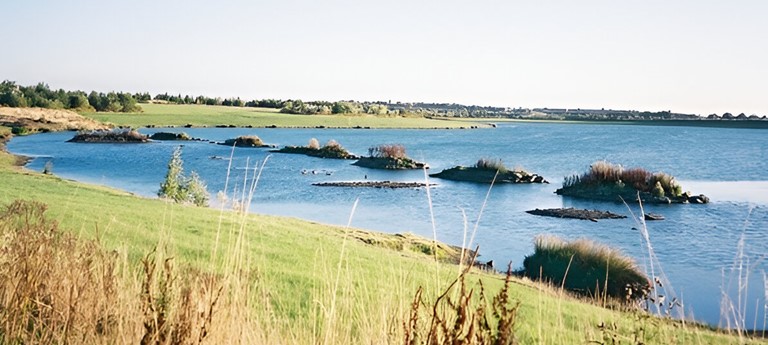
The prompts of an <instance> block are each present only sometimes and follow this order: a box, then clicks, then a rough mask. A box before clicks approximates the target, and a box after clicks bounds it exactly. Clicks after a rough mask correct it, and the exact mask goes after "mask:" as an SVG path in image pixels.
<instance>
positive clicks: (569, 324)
mask: <svg viewBox="0 0 768 345" xmlns="http://www.w3.org/2000/svg"><path fill="white" fill-rule="evenodd" d="M0 130H3V129H2V128H0ZM4 155H5V156H8V155H7V154H5V153H0V157H3V156H4ZM0 181H3V183H0V245H1V246H2V248H3V251H0V263H1V264H2V265H0V288H2V289H3V291H16V295H15V296H18V297H19V298H13V297H12V296H11V298H3V299H0V303H2V305H1V306H0V307H1V308H0V314H2V316H3V320H4V322H3V323H2V324H0V335H1V336H2V339H3V341H2V342H4V343H5V342H10V343H141V342H142V341H145V342H146V343H151V342H152V341H153V339H155V340H157V339H161V338H162V339H176V340H177V341H179V342H180V343H181V342H185V343H186V342H192V343H200V342H202V343H302V344H310V343H312V344H316V343H334V344H360V343H411V341H410V340H412V339H422V340H423V339H427V338H429V337H432V336H434V337H435V338H432V339H435V342H436V343H441V342H445V341H448V339H455V338H454V337H455V336H461V335H466V334H467V333H466V332H469V331H470V328H469V327H470V326H469V325H467V324H466V323H465V322H466V321H467V320H469V321H471V322H473V324H474V325H475V326H476V327H475V328H472V329H474V330H475V332H478V333H477V334H485V335H487V334H496V335H495V336H493V337H502V336H512V337H514V339H515V341H516V342H518V343H521V344H529V343H543V344H581V343H585V342H586V343H589V342H593V343H606V342H609V341H610V339H635V341H636V342H642V343H644V344H735V343H739V344H753V343H758V341H757V340H753V339H750V338H748V337H745V336H734V335H727V334H722V333H719V332H716V331H712V330H710V329H708V328H706V327H700V326H697V325H695V324H691V323H680V322H675V321H669V320H665V319H660V318H655V317H649V316H647V315H646V314H644V313H642V312H635V313H626V312H619V311H615V310H611V309H607V308H602V307H599V306H597V305H595V304H592V303H587V302H585V301H584V300H582V299H579V298H574V297H569V295H568V294H564V293H563V292H562V291H560V290H559V289H555V288H549V287H547V286H546V284H543V283H533V282H530V281H528V280H525V279H519V278H515V277H508V278H506V279H507V280H508V283H507V284H505V282H504V280H505V277H504V276H503V275H498V274H493V273H487V272H476V273H470V274H469V275H466V276H463V278H461V280H457V275H458V272H459V270H460V268H459V267H458V266H456V265H453V264H447V263H444V262H443V261H442V260H441V261H438V262H435V257H437V258H438V259H443V258H447V257H449V256H450V255H449V254H448V253H449V252H450V248H449V246H444V245H441V244H437V245H436V244H435V243H433V242H432V241H431V240H425V239H421V238H418V237H415V236H412V235H408V234H405V235H387V234H381V233H376V232H370V231H364V230H359V229H347V228H343V227H337V226H328V225H322V224H317V223H313V222H307V221H302V220H297V219H292V218H286V217H274V216H264V215H257V214H249V213H243V212H239V211H233V210H229V208H228V207H227V209H214V208H200V207H192V206H185V205H180V204H175V203H172V202H166V201H163V200H160V199H147V198H140V197H136V196H134V195H131V194H130V193H126V192H122V191H117V190H114V189H111V188H105V187H99V186H94V185H88V184H84V183H78V182H73V181H70V180H64V179H61V178H58V177H56V176H53V175H43V174H40V173H35V172H30V171H26V170H22V169H21V168H18V167H15V166H11V165H10V164H8V162H7V161H6V160H4V159H0ZM158 183H159V181H158ZM240 188H242V187H240ZM18 199H25V200H29V201H31V203H30V202H21V203H18V202H14V200H18ZM230 203H231V202H227V205H229V204H230ZM353 209H354V208H353V206H352V205H349V210H348V211H343V210H342V211H340V212H352V210H353ZM353 216H354V215H353ZM19 217H21V218H19ZM392 226H393V227H392V231H393V232H403V231H406V230H407V229H403V228H399V227H398V226H397V224H396V223H393V224H392ZM438 236H439V234H438ZM414 238H418V240H414ZM443 251H444V252H443ZM453 253H454V255H455V253H456V252H455V251H453ZM467 255H470V254H467ZM12 263H13V264H12ZM471 272H475V271H471ZM22 276H23V277H25V279H23V280H19V279H17V277H22ZM478 281H481V282H482V287H481V286H480V285H478ZM464 282H466V283H464ZM505 286H506V287H505ZM12 287H13V288H15V290H11V288H12ZM452 288H453V290H452ZM6 296H10V295H6ZM480 296H487V298H488V299H485V298H481V297H480ZM497 297H498V298H497ZM457 298H458V300H457ZM491 300H493V302H492V301H491ZM40 303H45V305H44V306H43V305H41V304H40ZM517 303H519V305H518V304H517ZM502 308H503V309H502ZM433 310H439V311H440V312H439V313H438V314H435V313H433ZM494 310H495V311H494ZM443 311H445V312H446V313H443ZM467 312H468V313H470V314H466V313H467ZM480 313H482V314H480ZM462 315H471V317H468V318H462V317H460V316H462ZM478 315H484V316H482V317H481V316H478ZM495 315H498V317H497V316H495ZM460 320H465V321H460ZM472 320H475V321H484V320H485V321H487V323H485V322H479V323H474V321H472ZM430 325H433V326H437V327H438V329H437V330H436V329H435V328H434V327H433V326H430ZM504 325H507V326H504ZM510 325H513V326H514V327H511V328H510V327H509V326H510ZM605 325H610V327H606V326H605ZM441 327H442V328H441ZM439 329H443V330H442V331H441V330H439ZM510 329H511V333H510ZM452 330H453V331H452ZM496 330H498V331H496ZM433 331H434V333H433ZM446 332H447V334H446ZM497 332H498V333H497ZM493 337H492V338H493ZM201 339H202V341H201ZM473 339H476V338H473ZM481 339H488V338H481ZM505 339H508V338H505ZM478 342H479V341H478ZM415 343H420V342H419V341H416V342H415Z"/></svg>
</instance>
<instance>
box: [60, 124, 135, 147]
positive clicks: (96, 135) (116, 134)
mask: <svg viewBox="0 0 768 345" xmlns="http://www.w3.org/2000/svg"><path fill="white" fill-rule="evenodd" d="M148 141H149V138H147V136H146V135H144V134H141V133H139V132H138V131H137V130H135V129H130V128H118V129H113V130H94V131H81V132H77V134H75V136H74V137H72V139H69V140H67V142H71V143H118V144H136V143H138V144H140V143H146V142H148Z"/></svg>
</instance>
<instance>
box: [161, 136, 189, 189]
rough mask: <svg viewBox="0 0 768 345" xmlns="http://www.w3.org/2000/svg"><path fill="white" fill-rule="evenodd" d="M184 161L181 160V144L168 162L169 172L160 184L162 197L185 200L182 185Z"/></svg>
mask: <svg viewBox="0 0 768 345" xmlns="http://www.w3.org/2000/svg"><path fill="white" fill-rule="evenodd" d="M183 165H184V162H183V161H182V160H181V146H179V147H177V148H176V149H174V150H173V154H172V155H171V160H170V161H169V162H168V173H167V174H166V175H165V180H163V183H161V184H160V191H159V192H157V195H158V196H159V197H161V198H167V199H172V200H173V201H176V202H183V201H184V199H185V198H184V193H183V190H182V186H183V184H184V166H183Z"/></svg>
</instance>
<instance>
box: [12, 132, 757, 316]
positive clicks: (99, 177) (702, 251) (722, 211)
mask: <svg viewBox="0 0 768 345" xmlns="http://www.w3.org/2000/svg"><path fill="white" fill-rule="evenodd" d="M154 131H158V130H143V132H144V133H152V132H154ZM172 131H181V129H175V130H172ZM184 131H186V132H187V133H189V134H191V135H192V136H194V137H200V138H206V139H210V140H216V141H223V140H225V139H227V138H233V137H236V136H238V135H243V134H257V135H259V136H260V137H261V138H262V139H264V141H265V142H267V143H270V144H277V145H306V143H307V141H308V140H309V138H311V137H316V138H318V139H319V140H320V141H321V143H324V142H325V141H327V140H328V139H335V140H337V141H339V142H340V143H341V144H342V145H344V146H345V147H346V148H347V149H349V150H350V151H351V152H353V153H357V154H365V153H366V152H367V148H368V147H369V146H371V145H376V144H382V143H402V144H405V145H406V147H407V148H408V153H409V155H410V156H411V157H413V158H415V159H417V160H422V161H426V162H428V163H429V164H430V165H431V167H432V171H433V172H438V171H440V170H442V169H444V168H450V167H453V166H455V165H471V164H473V163H474V162H475V161H476V160H477V159H478V158H480V157H491V158H501V159H503V161H504V162H505V163H506V164H507V165H508V166H510V167H512V166H521V167H524V168H525V169H527V170H529V171H531V172H535V173H538V174H540V175H543V176H545V177H546V178H547V179H548V180H549V181H550V182H552V183H551V184H548V185H546V184H545V185H503V186H496V187H494V189H493V190H492V191H491V193H490V196H489V200H488V206H487V207H486V209H485V211H484V213H483V215H482V218H481V219H480V222H479V225H478V232H477V237H476V243H477V244H479V245H480V248H481V249H480V252H481V254H482V257H481V259H482V260H491V259H493V260H495V262H496V263H497V265H499V263H504V262H510V261H511V262H512V264H513V266H514V267H520V266H521V265H522V260H523V258H524V257H525V255H527V254H530V253H531V252H532V251H533V245H532V240H533V238H534V236H536V235H538V234H542V233H547V234H554V235H558V236H561V237H564V238H568V239H574V238H580V237H587V238H591V239H595V240H598V241H601V242H604V243H608V244H610V245H613V246H617V247H619V248H621V249H622V250H623V251H625V252H626V253H628V254H630V255H632V256H633V257H635V258H636V259H637V261H638V263H640V264H645V263H646V262H647V261H648V260H646V259H645V258H646V257H647V251H645V247H644V244H643V241H642V239H641V236H640V233H639V232H638V231H635V230H632V228H633V227H637V225H636V224H635V222H634V221H633V220H632V219H624V220H604V221H600V222H598V223H593V222H589V221H581V220H567V219H555V218H547V217H537V216H533V215H529V214H527V213H525V212H524V211H526V210H530V209H533V208H550V207H577V208H589V209H600V210H610V211H612V212H616V213H621V214H626V215H629V212H628V210H627V209H626V207H625V206H624V205H621V204H616V203H606V202H590V201H580V200H573V199H569V198H563V197H560V196H558V195H555V194H554V193H553V192H554V191H555V189H557V188H558V187H559V185H560V183H561V181H562V178H563V176H566V175H570V174H574V173H580V172H582V171H584V170H585V169H586V168H587V167H588V166H589V165H590V164H591V163H592V162H594V161H596V160H602V159H606V160H608V161H611V162H616V163H621V164H623V165H625V166H642V167H645V168H647V169H649V170H653V171H664V172H667V173H670V174H672V175H674V176H676V177H677V179H678V180H679V181H680V182H681V184H682V185H683V187H684V189H686V190H690V191H692V192H694V193H704V194H707V195H708V196H710V197H711V198H712V203H711V204H708V205H664V206H647V207H646V211H650V212H654V213H660V214H663V215H664V216H666V218H667V219H666V220H664V221H660V222H652V223H649V225H648V226H649V229H648V230H649V232H650V238H651V242H652V244H653V247H654V251H655V253H656V255H657V256H658V259H659V261H660V263H661V265H662V268H663V269H664V272H665V273H666V275H667V276H668V277H669V279H670V281H671V284H672V286H673V287H674V288H675V290H676V293H677V295H678V296H681V297H682V298H683V300H684V303H685V310H686V314H688V315H691V314H692V315H694V317H695V318H696V319H698V320H702V321H705V322H708V323H710V324H714V325H717V324H718V323H719V322H720V300H721V294H722V293H721V292H722V291H724V290H725V291H728V293H730V294H731V295H732V296H733V298H734V299H736V288H735V283H732V284H729V283H728V281H729V277H730V276H732V274H731V268H732V267H733V266H734V261H735V258H736V256H737V249H738V247H739V246H738V243H739V239H740V238H741V237H742V236H743V237H744V239H745V246H744V252H745V255H746V257H747V258H748V259H749V264H750V267H749V272H750V274H749V277H750V278H749V285H748V288H747V290H748V298H747V301H748V303H747V305H748V306H749V307H748V310H749V311H748V316H747V319H748V320H747V325H748V327H750V328H751V327H752V326H753V324H754V321H757V326H758V328H762V326H763V322H764V316H763V315H764V314H763V311H764V308H765V304H764V303H765V302H764V296H765V294H766V283H765V282H764V280H763V274H764V273H763V272H766V271H768V263H766V262H767V260H768V257H767V256H768V132H766V131H763V130H749V129H720V128H687V127H650V126H610V125H567V124H514V125H501V126H500V127H499V128H495V129H479V130H464V131H461V130H332V129H322V130H320V129H213V128H211V129H184ZM72 135H73V134H72V133H50V134H41V135H34V136H29V137H18V138H14V139H13V140H12V141H11V142H10V144H9V145H8V148H9V150H10V151H12V152H14V153H17V154H26V155H30V156H33V157H38V158H37V159H35V160H33V161H32V162H31V163H30V164H29V166H28V167H29V168H30V169H33V170H41V169H42V167H43V165H44V164H45V163H46V162H47V161H52V163H53V172H54V173H55V174H57V175H60V176H62V177H66V178H72V179H76V180H80V181H85V182H91V183H97V184H103V185H109V186H113V187H117V188H121V189H124V190H128V191H131V192H134V193H137V194H140V195H145V196H149V197H153V196H154V195H155V193H156V191H157V189H158V187H159V185H160V182H161V181H162V179H163V177H164V176H165V172H166V164H167V162H168V159H169V158H170V155H171V151H172V150H173V149H174V147H176V146H177V145H178V143H173V142H161V143H151V144H144V145H116V144H75V143H66V142H65V141H66V140H68V139H69V138H71V137H72ZM229 154H230V148H229V147H225V146H220V145H214V144H210V143H206V142H188V143H184V154H183V155H184V162H185V168H186V169H187V171H189V170H196V171H197V172H198V173H199V174H200V175H201V176H202V178H203V179H204V180H205V181H206V182H207V183H208V187H209V191H210V192H211V193H212V194H215V193H216V192H217V191H219V190H222V189H223V188H224V182H225V179H226V174H227V165H228V163H229V162H228V161H227V160H218V159H211V158H210V157H211V156H221V157H229ZM267 154H268V153H267V151H266V150H264V149H237V150H236V151H235V158H234V161H233V167H236V169H235V170H233V172H232V178H233V180H232V181H237V183H236V184H239V185H237V186H236V188H242V186H241V185H242V180H243V174H244V172H245V171H246V169H244V166H245V164H246V160H247V159H249V160H250V162H251V164H253V163H254V162H260V161H262V160H263V159H264V158H265V157H266V156H267ZM350 163H351V162H350V161H339V160H324V159H317V158H311V157H306V156H303V155H287V154H273V155H272V156H271V157H270V158H269V160H268V162H267V164H266V167H265V169H264V170H263V173H262V176H261V181H260V182H259V185H258V189H257V195H256V197H255V198H254V201H253V205H252V208H251V209H252V210H254V211H255V212H259V213H267V214H277V215H286V216H295V217H299V218H304V219H310V220H315V221H320V222H326V223H332V224H346V222H347V219H348V217H349V212H350V211H351V208H352V205H353V203H354V200H355V199H356V198H360V203H359V206H358V209H357V211H356V213H355V215H354V218H353V222H352V223H353V225H354V226H356V227H361V228H368V229H375V230H380V231H386V232H413V233H416V234H420V235H423V236H427V237H432V225H431V223H430V214H429V206H428V203H427V194H426V191H425V190H424V189H400V190H388V189H353V188H329V187H314V186H312V183H315V182H324V181H348V180H364V179H365V178H366V177H367V179H368V180H397V181H423V180H424V174H423V172H422V171H379V170H370V169H365V168H360V167H355V166H352V165H350ZM302 170H307V171H310V173H309V174H302ZM313 170H314V171H316V172H318V173H317V174H312V173H311V171H313ZM432 182H436V183H438V186H436V187H435V188H434V189H433V190H432V199H433V205H434V212H435V219H436V227H437V236H438V240H440V241H444V242H448V243H452V244H457V245H460V244H461V243H462V237H463V230H464V225H463V224H464V221H463V216H462V215H463V214H466V217H467V219H468V220H469V222H470V225H469V227H470V230H471V229H472V227H473V226H474V222H475V221H476V219H477V218H478V213H479V212H480V208H481V206H482V203H483V200H484V198H485V195H486V193H487V192H488V186H485V185H477V184H471V183H458V182H450V181H444V180H433V181H432ZM232 183H235V182H231V183H230V192H231V186H232ZM633 211H634V212H639V210H637V209H633ZM501 266H503V264H502V265H501ZM723 286H726V288H725V289H723ZM728 286H731V288H729V287H728ZM756 303H757V308H756V307H755V305H756ZM756 309H757V310H756Z"/></svg>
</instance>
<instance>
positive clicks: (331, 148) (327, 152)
mask: <svg viewBox="0 0 768 345" xmlns="http://www.w3.org/2000/svg"><path fill="white" fill-rule="evenodd" d="M272 152H277V153H295V154H303V155H307V156H311V157H318V158H331V159H358V158H359V157H357V156H355V155H353V154H351V153H349V151H347V149H345V148H344V147H342V146H341V144H339V143H338V142H337V141H336V140H329V141H328V142H327V143H326V144H325V145H323V146H322V147H321V146H320V143H319V142H318V141H317V139H315V138H312V139H310V140H309V145H307V146H286V147H283V148H281V149H279V150H273V151H272Z"/></svg>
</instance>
